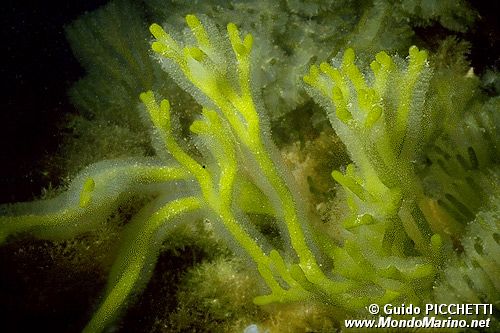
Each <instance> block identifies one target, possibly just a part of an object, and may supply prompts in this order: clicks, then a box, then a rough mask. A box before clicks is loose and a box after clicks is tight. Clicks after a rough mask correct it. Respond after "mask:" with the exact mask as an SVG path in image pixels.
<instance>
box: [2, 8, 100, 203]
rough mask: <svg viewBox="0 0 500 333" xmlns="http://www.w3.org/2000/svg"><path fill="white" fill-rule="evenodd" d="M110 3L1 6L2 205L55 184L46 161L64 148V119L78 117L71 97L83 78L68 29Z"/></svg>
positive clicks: (20, 199)
mask: <svg viewBox="0 0 500 333" xmlns="http://www.w3.org/2000/svg"><path fill="white" fill-rule="evenodd" d="M106 2H107V1H106V0H91V1H64V2H63V1H10V0H9V1H4V2H3V3H2V8H1V13H0V17H1V24H2V26H1V30H0V33H1V37H0V43H2V51H3V52H2V58H3V59H2V61H1V62H0V64H1V65H0V78H1V80H2V84H1V89H0V90H1V94H2V97H1V99H0V101H1V109H0V110H1V111H0V162H1V163H0V165H1V167H0V203H4V202H15V201H23V200H30V199H31V198H32V197H33V195H38V194H39V193H40V189H41V187H43V186H48V182H50V181H51V179H49V177H47V176H46V175H44V170H43V166H42V165H41V161H42V160H43V158H44V156H50V155H51V154H52V153H54V151H55V150H56V149H57V147H58V144H59V143H60V140H61V134H60V133H59V131H58V127H57V124H58V123H60V122H61V120H62V119H63V115H64V114H65V113H67V112H76V110H74V108H73V106H72V105H71V104H70V103H69V100H68V97H67V91H68V88H69V87H70V86H71V85H72V83H73V82H75V81H76V80H78V78H80V77H81V76H83V75H84V70H83V68H82V67H81V66H80V64H79V63H78V61H77V60H76V59H75V58H74V56H73V54H72V52H71V49H70V47H69V44H68V42H67V41H66V38H65V34H64V26H65V25H67V24H69V23H71V22H72V21H73V20H75V19H76V18H77V17H78V16H80V15H81V14H83V13H84V12H85V11H92V10H94V9H96V8H98V7H99V6H101V5H103V4H105V3H106Z"/></svg>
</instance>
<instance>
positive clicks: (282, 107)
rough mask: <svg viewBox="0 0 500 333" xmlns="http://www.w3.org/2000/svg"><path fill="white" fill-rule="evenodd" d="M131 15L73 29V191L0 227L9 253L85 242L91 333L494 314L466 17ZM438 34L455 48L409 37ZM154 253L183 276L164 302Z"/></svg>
mask: <svg viewBox="0 0 500 333" xmlns="http://www.w3.org/2000/svg"><path fill="white" fill-rule="evenodd" d="M142 5H143V6H139V5H136V4H131V3H129V2H127V1H113V2H111V3H110V4H108V5H107V6H105V7H103V8H102V9H99V10H98V11H96V12H95V13H90V14H86V15H84V16H83V17H82V18H81V19H79V20H78V21H77V22H75V23H74V24H72V25H71V26H69V27H68V30H67V31H68V38H69V39H70V41H71V43H72V45H73V48H74V52H75V55H76V56H77V57H79V58H81V60H82V63H83V64H84V66H85V67H86V68H87V69H88V75H87V76H86V77H85V78H83V79H82V80H80V81H79V82H78V83H77V84H75V86H74V87H73V89H72V90H71V92H70V94H71V97H72V99H73V101H74V103H75V105H76V106H78V107H79V108H80V109H81V110H82V113H81V115H78V116H74V117H73V118H72V119H73V120H72V121H71V123H70V125H69V126H74V127H75V128H76V129H77V132H80V131H81V134H82V139H81V140H77V141H70V140H68V144H67V145H66V148H65V149H66V150H65V151H64V152H65V153H66V154H67V156H66V159H65V161H66V162H65V163H66V166H65V168H66V171H67V172H68V174H69V175H70V177H71V178H72V180H71V181H70V182H69V185H68V186H67V188H66V189H65V191H62V192H61V194H59V195H55V194H54V195H53V197H52V198H49V199H45V200H40V201H35V202H31V203H17V204H11V205H6V206H4V210H5V214H4V215H3V216H2V217H0V241H1V242H2V243H7V242H9V243H10V244H12V242H15V241H16V238H20V237H22V235H26V234H29V235H32V236H34V237H36V238H39V239H47V240H52V241H54V244H55V246H56V247H57V244H60V242H61V240H64V239H69V238H74V239H75V245H73V247H74V250H75V251H76V252H77V253H79V256H82V257H83V258H86V256H85V254H81V253H82V250H83V249H84V248H88V247H89V246H91V247H92V242H91V243H90V245H89V243H88V241H83V240H82V239H81V237H82V235H93V236H92V237H96V238H97V239H98V240H99V241H96V242H95V244H100V245H99V246H98V248H99V249H101V250H100V251H102V252H109V254H108V253H106V254H105V255H102V257H101V256H99V255H95V253H94V252H93V251H91V252H89V253H88V255H89V256H90V255H94V256H95V258H96V260H97V261H99V262H100V263H101V264H102V267H103V268H102V270H103V271H109V273H101V274H109V276H108V278H107V286H106V288H105V291H104V293H103V296H102V298H101V299H99V300H98V301H95V300H93V302H95V304H97V305H96V308H95V311H94V312H93V313H92V314H91V315H90V312H89V315H90V316H91V318H90V319H89V320H88V323H87V324H86V326H85V328H84V331H85V332H101V331H106V330H108V329H111V328H112V327H116V326H114V325H118V327H120V328H121V329H124V330H126V329H127V327H129V326H128V325H134V324H130V319H129V318H130V316H131V315H130V313H136V311H139V312H140V307H141V306H143V307H144V308H145V309H146V308H147V307H146V305H142V304H145V302H146V300H145V297H149V298H151V299H154V300H157V301H156V302H157V303H156V308H157V309H156V312H155V315H154V318H153V319H152V320H150V322H149V324H150V327H143V328H142V330H144V331H149V330H151V331H186V330H190V331H211V332H212V331H227V332H233V331H243V329H244V328H245V327H247V326H249V325H250V324H258V326H259V327H260V328H262V329H263V330H264V329H269V330H270V332H287V331H289V332H294V331H297V332H302V331H307V330H313V331H324V332H329V331H332V330H335V329H337V328H340V327H341V326H342V319H344V318H347V317H351V316H355V317H356V316H357V317H366V316H367V313H366V309H365V307H366V306H367V305H369V304H371V303H379V304H385V303H388V302H391V303H393V304H400V303H406V304H409V303H411V304H414V305H421V304H423V303H425V302H446V303H462V302H463V303H493V304H494V306H495V307H496V308H497V309H498V303H499V301H500V281H499V279H498V273H499V272H500V261H499V259H498V258H500V231H499V221H500V219H499V214H500V210H499V207H500V189H499V188H498V184H499V180H498V178H499V172H500V170H499V166H498V162H499V161H498V156H500V154H499V147H498V139H499V128H498V126H499V123H500V119H499V115H498V110H499V106H500V98H499V97H498V91H495V90H493V93H490V95H487V94H486V93H485V92H484V89H483V88H484V85H485V83H484V82H485V80H483V81H481V80H480V79H479V78H478V77H477V76H475V75H474V73H473V71H471V69H470V67H469V64H468V62H467V60H466V54H467V50H468V43H467V42H466V41H462V40H460V39H459V38H458V37H455V36H453V35H451V33H452V32H453V31H456V32H461V31H466V30H467V29H468V27H469V26H470V25H471V24H473V18H474V11H473V10H472V9H470V8H469V7H468V6H467V4H466V3H461V2H457V1H439V2H436V3H434V2H432V1H409V0H408V1H398V2H395V3H391V2H386V1H374V2H370V1H358V2H349V4H345V3H341V2H338V1H331V2H329V1H318V2H316V1H312V2H301V1H248V2H234V3H227V2H224V3H220V4H219V3H217V2H203V3H201V4H197V5H196V6H194V4H193V3H188V4H186V3H184V2H177V1H172V2H171V3H170V4H168V5H166V4H164V2H159V1H155V0H150V1H146V2H145V3H143V4H142ZM190 13H197V14H196V15H193V14H190ZM185 14H187V15H185ZM184 16H185V23H180V22H179V18H180V17H184ZM153 20H158V21H160V22H163V21H165V22H166V25H165V26H161V25H159V24H152V25H151V26H150V27H149V30H150V33H151V34H152V36H153V39H152V42H151V43H148V40H151V37H149V36H148V35H147V24H146V22H148V21H153ZM232 22H234V23H232ZM433 24H434V25H435V24H439V25H441V26H442V27H444V28H446V29H447V31H448V32H449V34H450V36H447V37H446V38H445V39H443V40H439V41H434V40H433V41H426V40H422V37H421V36H420V37H419V38H417V37H416V35H415V33H414V28H415V27H422V26H427V25H433ZM184 26H186V28H184ZM243 31H244V32H245V33H243ZM149 44H150V45H149ZM413 44H422V45H423V46H424V47H425V46H430V45H432V44H434V45H439V46H438V47H437V48H435V49H434V50H433V51H425V50H423V49H420V48H418V47H417V46H411V45H413ZM397 53H399V54H400V55H402V56H406V54H407V53H408V56H406V58H401V57H400V56H398V55H397ZM488 75H489V76H488V77H489V78H490V79H489V80H490V81H491V78H492V77H493V78H495V77H496V74H495V72H490V73H489V74H488ZM173 82H175V83H176V84H173ZM178 87H181V88H182V90H180V89H179V88H178ZM490 92H491V91H490ZM186 93H187V94H186ZM189 95H191V96H192V97H193V98H194V101H196V103H195V102H194V101H193V99H192V98H191V97H189ZM309 96H312V100H311V97H309ZM165 97H166V98H168V99H166V98H165ZM139 100H140V101H139ZM313 101H314V102H316V103H317V104H315V103H314V102H313ZM197 104H199V105H201V106H202V110H201V111H199V107H197ZM328 121H329V122H330V124H331V127H330V125H329V124H328ZM332 128H333V131H332ZM94 129H95V130H94ZM271 130H272V131H273V133H276V134H275V138H274V139H275V141H276V142H278V144H279V149H278V148H277V147H276V146H275V145H274V143H273V140H272V139H271ZM87 131H88V132H87ZM145 133H146V134H145ZM72 142H74V143H72ZM88 164H90V166H88V167H86V168H85V169H83V171H78V170H79V169H80V168H82V167H83V166H85V165H88ZM332 170H333V171H332ZM330 175H331V176H330ZM114 238H116V239H117V240H118V242H117V243H115V242H114V241H113V240H114ZM10 244H9V245H10ZM103 244H104V245H103ZM226 246H227V248H226ZM186 248H192V249H196V250H193V251H195V252H194V253H199V256H201V259H200V258H198V259H194V258H193V257H192V256H190V255H189V254H186V250H185V249H186ZM228 249H230V250H228ZM55 253H57V251H55ZM165 253H166V254H168V255H169V256H170V257H173V258H175V257H177V258H178V259H179V260H178V263H177V264H176V265H174V266H173V267H167V268H164V270H163V272H164V274H165V282H164V284H163V287H161V286H162V284H161V283H162V282H161V281H159V278H158V276H157V274H159V273H157V272H156V271H154V268H155V264H156V263H157V262H158V263H159V265H160V266H161V263H162V262H163V260H162V259H161V258H162V257H163V256H164V255H165ZM159 257H160V259H158V258H159ZM87 261H88V260H87ZM87 261H86V260H84V259H80V261H78V262H81V263H82V264H81V265H85V262H87ZM79 265H80V264H79ZM150 279H151V281H150V282H149V284H148V281H149V280H150ZM158 284H159V285H160V287H154V288H153V287H150V286H156V285H158ZM169 284H172V285H169ZM151 288H153V289H151ZM155 288H157V289H155ZM143 290H145V291H144V294H143V296H142V298H141V296H139V295H140V292H141V291H143ZM163 294H164V295H165V297H161V295H163ZM158 299H159V300H158ZM165 299H166V300H165ZM134 303H135V304H136V305H134ZM137 304H139V305H137ZM134 307H139V309H138V310H136V309H134ZM153 307H155V305H153ZM158 307H161V308H160V309H158ZM127 308H128V309H129V310H128V312H126V313H127V315H125V316H124V317H123V319H122V320H121V322H120V318H121V315H122V314H123V313H125V311H126V310H127ZM89 311H90V310H89ZM143 311H145V310H143ZM162 311H163V312H162ZM493 325H498V321H497V320H496V319H495V318H493Z"/></svg>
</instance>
